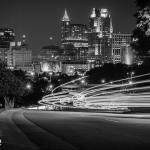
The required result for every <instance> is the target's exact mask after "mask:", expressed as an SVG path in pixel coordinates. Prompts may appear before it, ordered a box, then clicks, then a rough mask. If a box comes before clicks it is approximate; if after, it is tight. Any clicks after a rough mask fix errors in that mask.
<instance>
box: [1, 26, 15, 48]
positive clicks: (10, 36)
mask: <svg viewBox="0 0 150 150" xmlns="http://www.w3.org/2000/svg"><path fill="white" fill-rule="evenodd" d="M13 41H15V33H14V30H13V29H11V28H1V29H0V48H9V46H10V42H13Z"/></svg>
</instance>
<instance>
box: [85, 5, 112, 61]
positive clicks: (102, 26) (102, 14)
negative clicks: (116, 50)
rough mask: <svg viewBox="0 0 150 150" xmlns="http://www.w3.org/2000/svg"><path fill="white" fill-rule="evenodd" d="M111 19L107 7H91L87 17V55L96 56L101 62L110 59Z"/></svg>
mask: <svg viewBox="0 0 150 150" xmlns="http://www.w3.org/2000/svg"><path fill="white" fill-rule="evenodd" d="M112 32H113V27H112V19H111V15H110V13H109V11H108V9H97V8H93V10H92V13H91V15H90V18H89V32H88V47H89V50H88V52H89V56H98V58H101V61H102V62H109V61H111V56H112V55H111V54H112V53H111V40H112Z"/></svg>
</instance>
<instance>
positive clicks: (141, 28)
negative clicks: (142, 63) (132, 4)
mask: <svg viewBox="0 0 150 150" xmlns="http://www.w3.org/2000/svg"><path fill="white" fill-rule="evenodd" d="M136 7H137V12H136V13H135V15H134V16H135V18H136V28H135V29H134V30H133V35H132V37H133V42H132V43H131V46H132V47H133V49H135V51H136V52H137V55H138V56H144V57H145V56H147V55H148V53H149V52H150V2H149V0H136Z"/></svg>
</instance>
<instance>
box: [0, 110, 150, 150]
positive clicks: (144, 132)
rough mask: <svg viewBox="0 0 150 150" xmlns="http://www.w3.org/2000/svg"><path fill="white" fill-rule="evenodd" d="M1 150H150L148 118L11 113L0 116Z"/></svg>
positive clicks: (115, 115) (69, 113)
mask: <svg viewBox="0 0 150 150" xmlns="http://www.w3.org/2000/svg"><path fill="white" fill-rule="evenodd" d="M0 124H1V126H0V132H2V134H3V140H2V142H3V143H2V146H1V148H4V150H5V149H6V150H11V149H14V150H24V149H27V150H30V149H31V150H37V149H40V150H48V149H49V150H105V149H111V150H134V149H135V150H137V149H142V150H145V149H150V114H136V115H133V114H132V115H131V114H130V115H128V114H105V113H86V112H52V111H35V110H34V111H33V110H29V111H28V110H21V109H20V110H11V111H5V112H3V113H1V114H0Z"/></svg>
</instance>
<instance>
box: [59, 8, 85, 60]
mask: <svg viewBox="0 0 150 150" xmlns="http://www.w3.org/2000/svg"><path fill="white" fill-rule="evenodd" d="M61 22H62V24H61V25H62V26H61V46H62V47H63V48H64V51H67V54H68V55H69V52H70V55H74V56H76V57H77V58H78V57H86V56H87V51H88V38H87V26H86V25H84V24H71V23H70V19H69V17H68V14H67V11H66V10H65V14H64V16H63V18H62V21H61ZM68 45H72V48H71V47H70V50H69V49H68V48H69V47H68ZM73 49H74V51H75V52H74V54H72V50H73ZM65 53H66V52H65Z"/></svg>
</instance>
